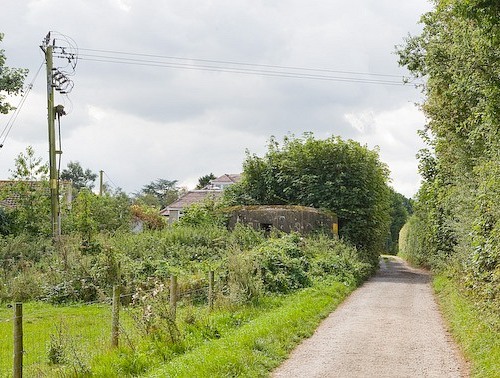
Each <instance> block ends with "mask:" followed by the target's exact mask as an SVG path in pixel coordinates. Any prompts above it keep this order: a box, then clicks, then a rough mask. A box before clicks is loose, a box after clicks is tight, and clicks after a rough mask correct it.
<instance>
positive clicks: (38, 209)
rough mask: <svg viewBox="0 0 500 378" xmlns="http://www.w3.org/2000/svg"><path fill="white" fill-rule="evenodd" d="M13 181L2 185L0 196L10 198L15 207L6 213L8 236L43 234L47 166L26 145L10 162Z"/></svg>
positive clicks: (46, 214) (47, 208) (46, 225)
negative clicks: (12, 234)
mask: <svg viewBox="0 0 500 378" xmlns="http://www.w3.org/2000/svg"><path fill="white" fill-rule="evenodd" d="M14 164H15V169H14V170H11V173H12V176H11V178H12V179H13V181H12V182H11V183H10V184H9V185H7V186H4V187H3V189H2V191H1V193H0V197H1V198H7V197H11V198H14V202H15V207H14V208H13V209H12V210H10V211H9V212H8V215H9V219H10V220H11V230H10V231H11V232H12V233H27V234H30V235H39V234H43V235H45V234H47V235H49V234H50V232H51V226H50V194H49V183H48V180H47V173H48V165H47V163H44V162H43V160H42V158H40V157H37V156H36V154H35V150H34V149H33V147H31V146H28V147H27V148H26V152H25V153H23V152H21V153H20V154H19V155H18V156H17V157H16V159H15V161H14Z"/></svg>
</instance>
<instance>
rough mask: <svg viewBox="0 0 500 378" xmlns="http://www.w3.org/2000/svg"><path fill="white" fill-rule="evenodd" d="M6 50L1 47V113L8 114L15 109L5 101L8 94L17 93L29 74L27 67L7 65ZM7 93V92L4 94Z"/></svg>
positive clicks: (1, 39)
mask: <svg viewBox="0 0 500 378" xmlns="http://www.w3.org/2000/svg"><path fill="white" fill-rule="evenodd" d="M3 37H4V35H3V33H0V42H2V41H3ZM6 59H7V58H6V56H5V51H4V50H3V49H0V113H3V114H7V113H8V112H9V111H10V110H12V109H14V108H13V107H12V105H10V104H9V103H8V102H6V101H5V98H6V95H5V94H7V95H17V94H19V93H21V91H22V89H23V83H24V79H25V78H26V75H27V74H28V70H27V69H22V68H10V67H7V66H6V65H5V61H6ZM4 93H5V94H4Z"/></svg>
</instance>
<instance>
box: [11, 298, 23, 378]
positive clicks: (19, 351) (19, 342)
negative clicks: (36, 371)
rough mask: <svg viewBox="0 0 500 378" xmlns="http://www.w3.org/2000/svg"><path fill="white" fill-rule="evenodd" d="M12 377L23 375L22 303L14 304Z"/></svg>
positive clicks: (20, 377) (18, 377)
mask: <svg viewBox="0 0 500 378" xmlns="http://www.w3.org/2000/svg"><path fill="white" fill-rule="evenodd" d="M13 376H14V378H22V376H23V304H22V303H15V304H14V368H13Z"/></svg>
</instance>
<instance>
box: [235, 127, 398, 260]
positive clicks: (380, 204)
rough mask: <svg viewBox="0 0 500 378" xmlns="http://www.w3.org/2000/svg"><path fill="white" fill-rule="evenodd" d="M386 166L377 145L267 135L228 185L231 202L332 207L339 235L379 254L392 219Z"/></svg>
mask: <svg viewBox="0 0 500 378" xmlns="http://www.w3.org/2000/svg"><path fill="white" fill-rule="evenodd" d="M388 180H389V171H388V169H387V167H386V166H385V164H383V163H382V162H381V161H380V160H379V157H378V152H377V151H376V150H369V149H368V148H367V147H366V146H362V145H360V144H359V143H357V142H355V141H352V140H348V141H344V140H342V139H341V138H340V137H331V138H328V139H325V140H319V139H315V138H314V136H313V135H312V134H310V133H309V134H304V135H303V136H302V137H300V138H296V137H293V136H290V137H285V138H284V140H283V143H282V144H280V143H279V142H278V141H276V140H275V139H274V138H271V140H270V142H269V145H268V151H267V153H266V155H265V156H264V157H262V158H261V157H258V156H256V155H250V154H248V155H247V158H246V161H245V162H244V164H243V180H242V182H241V183H239V184H237V185H233V186H232V187H231V188H229V189H228V191H227V195H226V200H227V201H229V202H230V203H231V204H242V205H252V204H270V205H304V206H312V207H315V208H324V209H327V210H330V211H333V212H335V213H336V214H337V216H338V217H339V219H340V222H339V223H340V224H339V233H340V235H341V237H342V238H343V239H345V240H347V241H349V242H350V243H352V244H353V245H355V246H356V247H357V248H359V249H360V250H362V251H364V252H365V255H366V258H367V260H371V261H372V262H374V261H376V260H377V259H378V256H379V254H380V253H381V252H382V251H384V250H385V249H386V248H387V241H388V234H389V232H390V228H389V227H390V223H391V192H390V189H389V186H388Z"/></svg>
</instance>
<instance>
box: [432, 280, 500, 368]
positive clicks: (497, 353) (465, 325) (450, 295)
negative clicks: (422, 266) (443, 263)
mask: <svg viewBox="0 0 500 378" xmlns="http://www.w3.org/2000/svg"><path fill="white" fill-rule="evenodd" d="M433 286H434V290H435V292H436V293H437V296H438V298H439V303H440V307H441V310H442V312H443V314H444V316H445V318H446V320H447V321H448V323H449V325H450V329H451V332H452V334H453V336H454V338H455V339H456V340H457V342H458V344H459V345H460V348H461V349H462V351H463V353H464V355H465V357H466V359H467V360H468V361H470V364H471V375H472V377H478V378H479V377H481V378H498V377H499V376H500V311H498V309H497V311H496V312H494V311H493V312H491V311H490V312H488V311H484V310H480V309H479V307H478V306H476V305H475V304H474V303H473V302H472V301H471V300H470V299H469V298H467V297H466V296H465V295H464V294H462V293H461V292H460V290H459V288H458V285H457V284H456V283H454V282H453V280H452V279H451V278H449V277H447V276H446V275H445V274H439V275H436V276H435V277H434V281H433Z"/></svg>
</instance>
